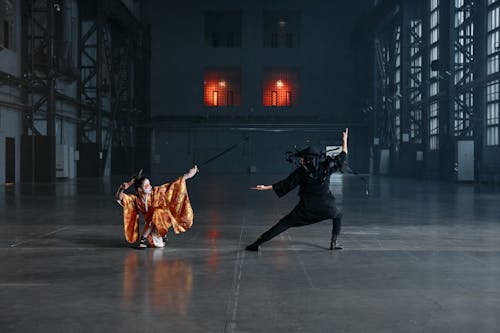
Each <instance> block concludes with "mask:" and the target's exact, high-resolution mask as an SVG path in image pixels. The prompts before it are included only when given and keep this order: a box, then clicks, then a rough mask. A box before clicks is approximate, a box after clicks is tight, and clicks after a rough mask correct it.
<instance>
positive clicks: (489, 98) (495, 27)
mask: <svg viewBox="0 0 500 333" xmlns="http://www.w3.org/2000/svg"><path fill="white" fill-rule="evenodd" d="M487 29H488V41H487V50H486V57H487V60H486V61H487V66H486V72H487V74H488V75H490V74H494V73H497V72H499V53H500V1H498V0H497V1H495V0H488V22H487ZM499 86H500V83H499V80H494V81H490V82H489V83H488V85H487V86H486V117H485V118H486V119H485V120H486V138H485V139H486V141H485V143H486V145H487V146H498V145H499V144H500V143H499V135H500V134H499V132H500V131H499V128H500V124H499V108H500V94H499V90H500V87H499Z"/></svg>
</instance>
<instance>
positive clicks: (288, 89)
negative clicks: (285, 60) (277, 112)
mask: <svg viewBox="0 0 500 333" xmlns="http://www.w3.org/2000/svg"><path fill="white" fill-rule="evenodd" d="M298 81H299V80H298V73H297V71H296V70H274V69H269V70H266V71H265V72H264V91H263V94H262V98H263V101H262V103H263V104H264V106H294V105H296V104H297V97H296V96H297V92H298Z"/></svg>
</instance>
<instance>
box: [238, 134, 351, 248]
mask: <svg viewBox="0 0 500 333" xmlns="http://www.w3.org/2000/svg"><path fill="white" fill-rule="evenodd" d="M347 134H348V129H347V128H346V129H345V131H344V132H343V134H342V152H341V153H340V154H338V155H337V156H335V157H334V158H331V157H326V160H324V161H320V160H319V157H320V153H319V152H318V151H317V150H316V149H314V148H312V147H308V148H306V149H304V150H301V151H299V152H297V153H296V154H295V156H297V157H299V158H300V166H299V167H298V168H297V169H295V171H293V172H292V173H291V174H290V175H289V176H288V177H287V178H286V179H284V180H282V181H279V182H277V183H275V184H273V185H257V186H256V187H253V188H252V189H254V190H258V191H266V190H274V192H275V193H276V194H277V195H278V196H279V197H282V196H284V195H285V194H287V193H288V192H290V191H291V190H293V189H294V188H295V187H297V186H299V196H300V201H299V203H298V204H297V206H295V208H294V209H293V210H292V211H291V212H290V213H289V214H288V215H286V216H285V217H283V218H282V219H281V220H280V221H279V222H278V223H277V224H276V225H274V226H273V227H272V228H270V229H269V230H268V231H266V232H265V233H263V234H262V235H261V236H260V237H259V238H258V239H257V240H256V241H255V242H253V243H252V244H250V245H248V246H247V247H246V250H248V251H258V250H259V246H260V245H261V244H262V243H264V242H266V241H268V240H271V239H272V238H274V237H276V236H277V235H279V234H280V233H282V232H284V231H285V230H287V229H288V228H291V227H301V226H304V225H309V224H313V223H317V222H320V221H323V220H326V219H332V221H333V229H332V241H331V244H330V249H342V247H341V246H339V245H338V244H337V237H338V235H339V234H340V228H341V220H342V213H341V212H340V211H339V209H338V208H337V207H336V206H335V198H334V196H333V194H332V193H331V192H330V189H329V183H330V182H329V179H330V175H331V174H332V173H334V172H335V171H337V170H341V169H342V166H343V164H344V161H345V159H346V156H347Z"/></svg>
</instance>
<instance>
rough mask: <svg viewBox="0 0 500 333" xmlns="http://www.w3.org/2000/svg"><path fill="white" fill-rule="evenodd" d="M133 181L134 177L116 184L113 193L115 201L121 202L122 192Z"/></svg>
mask: <svg viewBox="0 0 500 333" xmlns="http://www.w3.org/2000/svg"><path fill="white" fill-rule="evenodd" d="M134 183H135V178H132V179H131V180H129V181H128V182H124V183H122V184H121V185H120V186H118V190H116V194H115V197H116V201H118V202H121V201H122V198H123V192H124V191H126V190H127V189H128V188H129V187H130V186H132V185H133V184H134Z"/></svg>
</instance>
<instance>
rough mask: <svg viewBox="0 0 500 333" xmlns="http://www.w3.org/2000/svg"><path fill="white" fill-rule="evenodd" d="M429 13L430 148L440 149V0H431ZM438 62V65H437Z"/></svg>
mask: <svg viewBox="0 0 500 333" xmlns="http://www.w3.org/2000/svg"><path fill="white" fill-rule="evenodd" d="M429 2H430V8H429V9H430V13H429V44H430V45H429V64H430V68H429V98H430V100H431V103H430V104H429V149H430V150H437V149H439V101H438V100H437V97H436V96H437V95H438V93H439V75H440V74H439V70H440V68H439V67H440V66H439V0H430V1H429ZM436 64H437V66H436Z"/></svg>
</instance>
